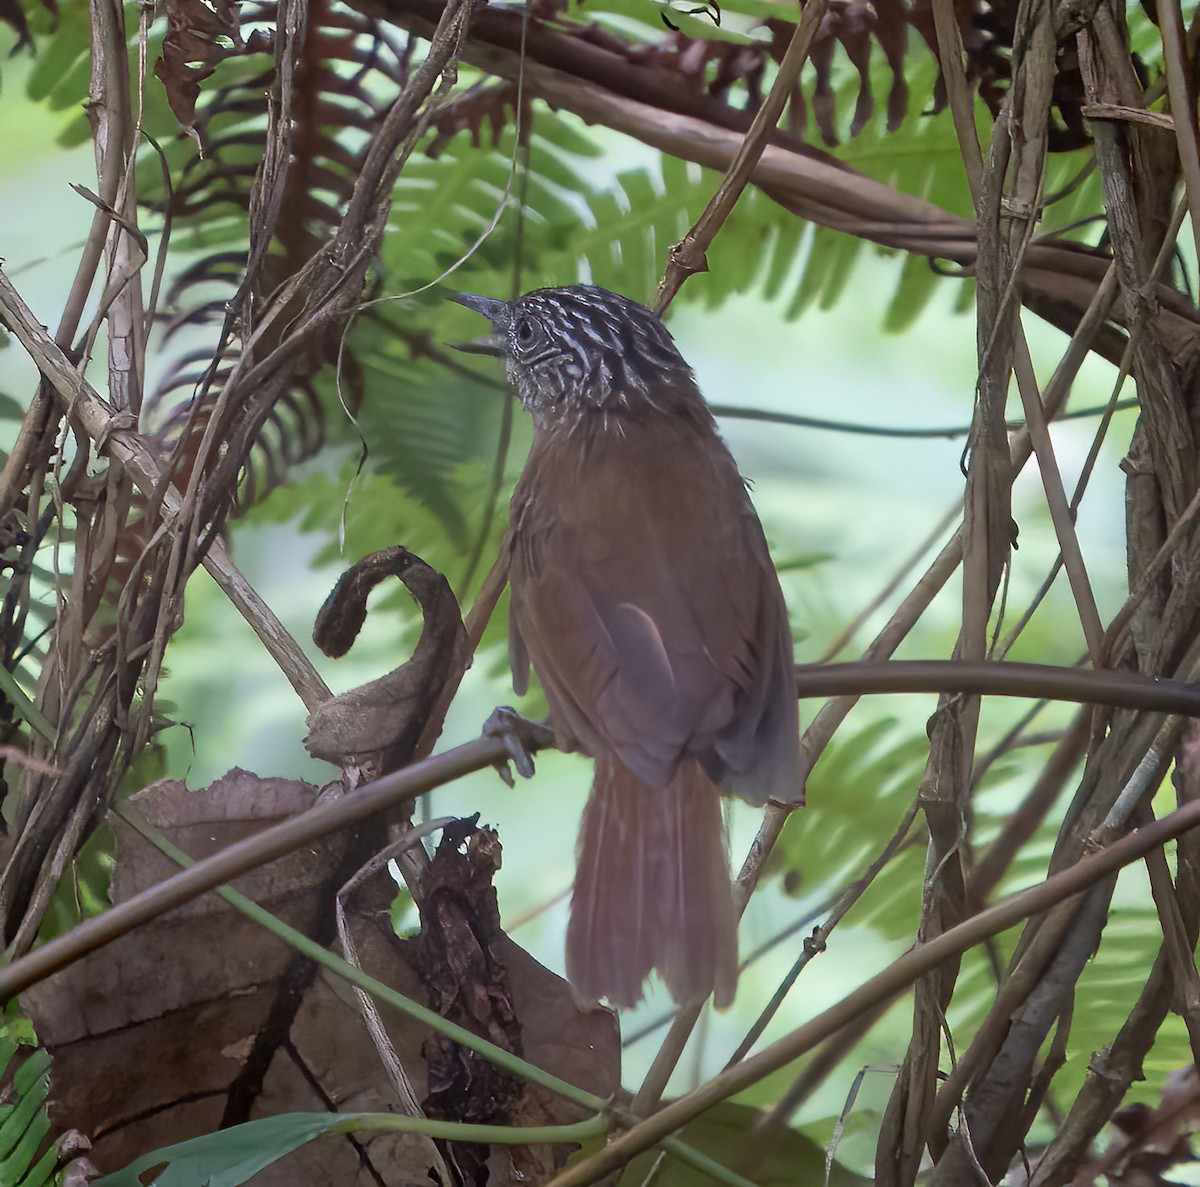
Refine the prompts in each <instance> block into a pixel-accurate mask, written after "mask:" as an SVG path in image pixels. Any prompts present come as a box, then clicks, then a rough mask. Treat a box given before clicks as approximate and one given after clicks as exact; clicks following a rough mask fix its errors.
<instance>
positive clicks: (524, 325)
mask: <svg viewBox="0 0 1200 1187" xmlns="http://www.w3.org/2000/svg"><path fill="white" fill-rule="evenodd" d="M533 334H534V330H533V322H531V321H530V320H529V319H528V318H522V319H521V320H520V321H519V322H517V341H518V342H519V343H520V344H521V345H522V346H528V345H529V344H530V343H531V342H532V341H533Z"/></svg>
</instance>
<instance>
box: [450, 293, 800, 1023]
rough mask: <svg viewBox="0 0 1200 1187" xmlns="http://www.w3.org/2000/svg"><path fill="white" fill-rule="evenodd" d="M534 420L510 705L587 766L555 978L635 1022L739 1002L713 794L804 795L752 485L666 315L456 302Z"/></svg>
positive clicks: (520, 536) (775, 600)
mask: <svg viewBox="0 0 1200 1187" xmlns="http://www.w3.org/2000/svg"><path fill="white" fill-rule="evenodd" d="M454 299H455V300H456V301H458V302H459V303H460V304H462V305H466V306H467V307H468V308H470V309H474V310H476V311H477V312H479V313H482V314H483V315H484V316H485V317H487V318H488V319H489V320H490V321H491V323H492V334H491V335H490V336H488V337H485V338H481V339H479V340H478V341H476V342H474V343H470V344H468V345H467V347H466V349H471V350H474V351H476V352H478V353H485V354H494V355H498V356H500V357H502V358H503V359H504V360H505V363H506V365H507V371H508V379H509V382H510V383H511V384H512V385H513V386H514V388H515V389H516V393H517V395H518V397H519V398H520V400H521V403H522V404H524V406H525V407H526V408H527V409H528V410H529V412H530V413H531V415H532V417H533V424H534V441H533V447H532V449H531V450H530V453H529V460H528V461H527V462H526V465H525V470H524V473H523V474H522V475H521V479H520V481H519V482H518V484H517V488H516V491H515V493H514V495H513V500H512V508H511V521H510V527H509V546H510V548H511V556H510V567H509V583H510V586H511V593H512V612H511V626H510V636H509V639H510V643H509V649H510V658H511V663H512V672H513V684H514V685H515V687H516V690H517V692H518V693H522V692H524V691H525V688H526V686H527V684H528V680H529V665H530V663H531V662H532V664H533V668H534V671H536V672H537V675H538V678H539V679H540V680H541V682H542V687H543V688H544V689H545V692H546V699H547V701H548V703H549V706H550V723H551V725H552V726H553V727H554V732H555V735H556V737H557V739H558V742H559V744H560V746H562V747H563V748H564V749H576V750H581V751H583V752H584V753H585V754H589V755H591V756H592V757H593V758H594V759H595V760H596V772H595V782H594V783H593V785H592V793H591V797H590V799H589V800H588V804H587V807H586V808H585V810H584V814H583V823H582V826H581V829H580V834H579V843H578V850H577V867H576V875H575V887H574V892H573V895H572V900H571V920H570V925H569V927H568V929H567V976H568V977H569V978H570V980H571V982H572V984H573V985H574V986H575V988H576V989H577V990H578V992H579V993H580V994H581V995H583V996H585V997H588V998H593V999H599V998H601V997H606V998H608V999H609V1001H611V1002H612V1003H613V1004H615V1005H621V1006H632V1005H634V1004H635V1003H636V1002H638V1001H639V1000H640V999H641V996H642V986H643V982H644V981H645V980H646V978H647V977H648V976H649V975H650V972H651V971H652V970H653V969H657V970H658V972H659V975H660V976H661V977H662V979H663V981H664V982H665V984H666V986H667V988H668V990H669V991H670V993H671V996H672V997H673V998H674V999H675V1000H676V1001H677V1002H679V1003H681V1004H691V1003H697V1002H699V1001H701V1000H703V999H704V998H705V997H707V996H708V995H709V994H710V993H711V994H713V996H714V998H715V1001H716V1004H717V1005H718V1006H722V1005H727V1004H728V1003H729V1002H730V1001H731V1000H732V998H733V993H734V988H735V986H736V982H737V917H736V913H735V910H734V904H733V895H732V888H731V886H730V881H729V862H728V857H727V854H726V845H725V831H724V825H723V819H722V814H721V803H720V795H721V794H722V793H730V792H732V793H736V794H737V795H740V796H741V797H742V798H743V799H746V800H748V801H750V803H752V804H762V803H764V802H765V801H766V799H767V797H768V796H774V797H776V798H777V799H781V800H790V799H793V798H795V795H796V791H797V788H796V763H797V744H798V734H799V730H798V721H797V700H796V681H795V675H794V672H793V659H792V639H791V633H790V631H789V629H788V622H787V610H786V607H785V606H784V602H783V595H782V593H781V592H780V589H779V580H778V577H777V576H776V573H775V569H774V567H773V565H772V564H771V558H770V555H769V554H768V552H767V543H766V540H765V538H764V536H763V531H762V527H761V525H760V524H759V521H758V517H757V515H756V514H755V512H754V507H753V506H752V505H751V502H750V499H749V496H748V495H747V493H746V484H745V482H744V481H743V480H742V478H741V476H740V475H739V474H738V470H737V466H736V464H735V462H734V460H733V457H732V456H731V455H730V453H729V450H728V449H727V448H726V446H725V444H724V442H723V441H722V440H721V438H720V436H719V435H718V433H717V429H716V424H715V422H714V421H713V417H712V414H711V413H710V412H709V410H708V407H707V405H706V404H705V403H704V398H703V396H701V394H700V390H699V388H698V387H697V386H696V380H695V377H694V376H693V374H692V370H691V368H690V367H689V366H688V365H687V363H686V362H684V360H683V358H682V356H681V355H680V354H679V351H678V350H677V349H676V347H675V344H674V342H673V341H672V339H671V336H670V334H669V333H667V330H666V328H665V327H664V325H663V324H662V322H661V321H660V320H659V318H658V317H657V316H655V315H654V314H653V313H651V312H650V310H648V309H645V308H644V307H643V306H641V305H638V304H637V303H636V302H634V301H630V300H628V299H627V298H625V297H621V296H618V295H617V294H616V293H611V292H608V291H606V290H605V289H601V288H594V287H592V286H590V285H572V286H570V287H567V288H553V289H539V290H537V291H535V292H531V293H526V294H525V295H524V296H523V297H520V298H518V299H517V300H515V301H512V302H508V301H498V300H493V299H491V298H488V297H476V296H472V295H469V294H465V293H464V294H459V295H457V296H455V298H454Z"/></svg>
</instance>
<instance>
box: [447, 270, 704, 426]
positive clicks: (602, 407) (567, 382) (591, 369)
mask: <svg viewBox="0 0 1200 1187" xmlns="http://www.w3.org/2000/svg"><path fill="white" fill-rule="evenodd" d="M453 299H454V300H455V301H457V302H458V303H459V304H460V305H465V306H467V308H468V309H474V310H475V311H476V312H477V313H482V314H483V315H484V317H486V318H487V319H488V320H489V321H490V322H491V323H492V333H491V334H490V335H488V336H486V337H484V338H480V339H477V340H476V341H475V342H473V343H469V344H467V345H466V346H465V347H462V348H461V349H466V350H471V351H475V352H477V353H480V354H492V355H497V356H499V357H501V358H503V359H504V361H505V364H506V367H507V371H508V380H509V382H510V383H511V384H512V385H513V386H514V387H515V388H516V391H517V395H518V397H519V398H520V400H521V403H522V404H524V405H525V407H526V408H528V409H529V411H530V413H531V414H532V415H533V418H534V422H535V424H537V425H538V426H539V427H542V428H549V427H551V426H552V425H555V424H560V423H561V424H565V425H567V426H570V425H572V424H574V423H577V422H578V421H579V419H580V418H581V417H583V416H584V415H585V414H586V413H587V412H602V413H607V414H612V415H622V414H631V415H636V414H637V413H638V412H653V411H658V412H669V411H680V410H683V409H686V410H687V411H689V412H692V413H694V412H695V411H696V410H697V409H702V408H703V407H704V405H703V401H702V400H701V399H700V395H699V392H698V390H697V388H696V382H695V379H694V378H693V376H692V371H691V368H690V367H689V366H688V365H687V363H686V362H684V360H683V357H682V356H681V355H680V353H679V351H678V350H677V349H676V348H675V343H674V342H673V341H672V340H671V335H670V334H668V333H667V329H666V327H665V326H664V325H663V324H662V322H661V321H660V320H659V318H658V317H657V316H656V315H655V314H653V313H651V311H650V310H649V309H646V308H645V307H644V306H642V305H639V304H637V302H636V301H631V300H629V299H628V298H627V297H622V296H620V295H619V294H617V293H610V292H609V291H608V290H607V289H602V288H596V287H595V286H593V285H585V284H577V285H570V286H568V287H565V288H550V289H535V290H534V291H533V292H530V293H526V294H525V295H524V296H522V297H518V298H517V299H516V300H515V301H497V300H494V299H493V298H491V297H476V296H473V295H471V294H470V293H458V294H456V295H455V296H454V298H453Z"/></svg>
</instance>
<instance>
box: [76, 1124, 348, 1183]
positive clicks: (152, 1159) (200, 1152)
mask: <svg viewBox="0 0 1200 1187" xmlns="http://www.w3.org/2000/svg"><path fill="white" fill-rule="evenodd" d="M348 1120H349V1121H353V1115H351V1116H349V1117H347V1116H341V1115H339V1114H337V1113H282V1114H280V1115H279V1116H277V1117H264V1118H262V1119H261V1120H258V1121H249V1122H247V1123H246V1124H245V1125H233V1126H230V1127H229V1128H228V1129H221V1130H218V1131H217V1132H216V1133H210V1134H205V1135H204V1136H202V1137H198V1138H192V1139H191V1140H189V1141H186V1142H178V1143H176V1144H175V1145H173V1146H165V1147H164V1148H163V1149H161V1150H153V1151H151V1152H150V1153H149V1154H143V1155H142V1157H141V1158H138V1159H135V1160H134V1161H133V1162H131V1163H130V1164H129V1165H128V1166H126V1167H124V1168H123V1169H122V1170H119V1171H114V1172H113V1173H112V1174H111V1175H105V1176H104V1177H103V1178H100V1179H98V1180H96V1187H148V1185H149V1184H151V1183H153V1184H154V1187H197V1185H198V1184H201V1183H203V1184H204V1185H205V1187H240V1184H242V1183H245V1182H246V1180H247V1179H249V1178H251V1177H252V1176H254V1175H256V1174H258V1172H259V1171H261V1170H264V1169H265V1168H266V1167H268V1166H270V1165H271V1164H272V1163H274V1162H278V1161H279V1159H281V1158H283V1157H285V1156H286V1155H288V1154H291V1153H292V1151H294V1150H298V1149H300V1147H301V1146H305V1145H307V1144H308V1143H309V1142H311V1141H312V1140H313V1139H314V1138H319V1137H323V1136H324V1135H326V1134H330V1133H342V1132H345V1130H346V1129H347V1121H348ZM148 1172H156V1173H154V1174H153V1175H152V1176H151V1175H149V1173H148Z"/></svg>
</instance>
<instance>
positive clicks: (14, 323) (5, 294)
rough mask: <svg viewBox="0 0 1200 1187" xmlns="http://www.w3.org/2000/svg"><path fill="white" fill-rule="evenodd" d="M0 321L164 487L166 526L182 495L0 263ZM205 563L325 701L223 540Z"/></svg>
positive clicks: (130, 461)
mask: <svg viewBox="0 0 1200 1187" xmlns="http://www.w3.org/2000/svg"><path fill="white" fill-rule="evenodd" d="M0 323H3V324H4V325H5V326H6V327H7V328H8V329H9V330H10V331H11V332H12V333H13V335H14V336H15V337H16V338H17V340H18V341H19V342H20V343H21V345H22V346H23V347H24V348H25V350H26V351H27V352H28V354H29V356H30V358H32V359H33V361H34V363H35V365H36V366H37V368H38V370H39V371H41V373H42V375H43V376H44V377H45V379H46V382H47V384H48V385H49V387H50V388H51V389H52V390H53V392H54V394H55V395H56V396H57V397H58V400H59V402H60V403H61V405H62V406H63V408H69V409H71V410H72V414H73V415H74V416H75V418H76V419H77V420H78V422H79V423H80V424H81V425H82V426H83V428H84V430H85V431H86V433H87V434H88V436H89V437H90V438H91V440H92V441H94V442H95V443H96V448H97V450H98V451H99V452H100V453H102V454H108V455H109V456H110V457H112V458H114V459H115V460H116V461H118V462H120V463H121V464H122V465H123V466H124V467H125V469H126V470H127V471H128V472H129V474H130V476H131V477H132V479H133V481H134V482H135V484H136V485H137V487H138V489H139V490H141V491H142V493H143V494H145V495H147V496H148V497H154V496H155V494H156V493H161V500H162V501H161V510H162V514H163V519H164V521H165V522H166V523H167V525H168V526H171V525H173V523H174V521H175V518H176V517H177V515H178V514H179V510H180V507H181V498H180V495H179V493H178V491H176V490H175V488H174V487H172V486H164V484H163V475H162V471H161V470H160V468H159V465H158V462H157V459H156V458H155V456H154V454H153V452H152V451H151V450H150V449H149V448H148V447H147V445H146V443H145V440H144V439H143V438H142V437H141V436H140V435H139V434H138V433H137V432H136V431H135V429H134V427H133V425H132V424H131V421H130V419H129V417H128V414H123V413H120V412H117V411H114V410H113V408H112V407H111V405H110V404H109V403H108V402H107V401H106V400H105V399H104V398H103V397H102V396H101V395H100V394H99V393H98V392H97V391H96V390H95V389H94V388H93V387H91V386H90V385H89V384H88V383H87V382H86V381H85V380H83V379H82V378H81V377H80V376H79V374H78V372H77V371H76V369H75V368H74V367H73V366H72V365H71V363H70V361H69V360H68V359H67V357H66V355H65V354H64V353H63V352H62V350H61V349H60V348H59V347H58V346H57V345H56V344H55V343H54V342H53V341H52V339H51V338H50V336H49V335H48V334H47V333H46V331H45V330H44V329H43V328H42V326H41V325H39V324H38V322H37V319H36V318H35V317H34V316H33V313H32V312H31V310H30V309H29V307H28V306H27V305H26V304H25V302H24V301H22V300H21V296H20V294H19V293H18V292H17V291H16V289H15V288H13V286H12V283H11V282H10V281H9V279H8V277H7V276H5V274H4V272H3V270H0ZM204 565H205V568H207V569H208V571H209V572H210V573H211V574H212V576H213V578H214V580H216V582H217V584H218V585H219V586H220V587H221V589H222V590H224V592H225V594H226V596H228V598H229V600H230V601H231V602H232V603H233V604H234V606H235V607H237V609H238V611H239V612H240V613H241V615H242V617H243V618H245V619H246V621H247V622H248V623H249V624H250V626H251V627H252V628H253V629H254V631H255V633H256V634H257V635H258V636H259V638H260V639H261V640H262V642H263V645H264V646H265V647H266V649H267V651H268V652H269V653H270V655H271V656H272V658H273V659H274V660H275V662H276V663H277V664H279V667H280V669H281V670H282V671H283V673H284V675H285V676H287V678H288V680H289V682H290V683H291V685H292V687H293V688H295V689H296V692H297V693H298V694H299V696H300V698H301V700H303V701H304V704H305V705H306V706H307V707H308V708H309V709H312V708H314V707H315V706H316V705H318V704H320V703H321V702H322V701H324V700H326V699H327V698H328V697H329V695H330V693H329V688H328V686H327V685H326V684H325V682H324V681H323V680H322V679H321V677H320V675H319V674H318V672H317V670H316V669H315V668H314V667H313V665H312V663H311V662H310V661H309V659H308V657H307V656H306V655H305V654H304V652H303V651H302V650H301V649H300V647H299V645H298V644H297V643H296V641H295V640H294V639H293V638H292V637H291V635H289V634H288V632H287V630H286V628H285V627H284V626H283V624H282V623H281V622H280V621H279V619H278V618H277V617H276V616H275V614H274V612H273V611H271V609H270V608H269V607H268V606H267V605H266V603H265V602H264V601H263V600H262V599H261V598H260V597H259V596H258V594H257V593H256V592H255V591H254V589H253V587H252V586H251V585H250V583H249V582H248V581H247V580H246V579H245V577H244V576H242V574H241V573H240V572H239V571H238V569H237V567H236V566H235V565H234V564H233V562H232V561H231V560H230V558H229V556H228V554H227V553H226V552H225V549H224V546H223V545H222V544H221V543H220V541H214V542H213V543H212V545H211V546H210V548H209V551H208V554H207V556H206V557H205V561H204Z"/></svg>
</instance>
